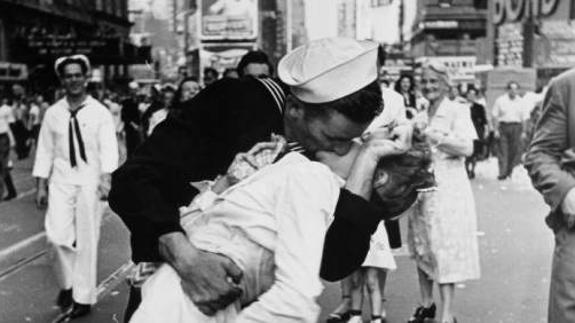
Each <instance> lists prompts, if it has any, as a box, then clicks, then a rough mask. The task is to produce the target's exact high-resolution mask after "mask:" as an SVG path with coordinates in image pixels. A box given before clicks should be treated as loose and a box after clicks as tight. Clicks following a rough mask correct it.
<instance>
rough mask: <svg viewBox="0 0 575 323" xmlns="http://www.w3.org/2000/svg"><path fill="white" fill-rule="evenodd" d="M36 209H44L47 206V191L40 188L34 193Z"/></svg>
mask: <svg viewBox="0 0 575 323" xmlns="http://www.w3.org/2000/svg"><path fill="white" fill-rule="evenodd" d="M35 201H36V207H37V208H39V209H44V208H46V206H47V205H48V189H46V188H45V187H40V188H38V190H37V191H36V200H35Z"/></svg>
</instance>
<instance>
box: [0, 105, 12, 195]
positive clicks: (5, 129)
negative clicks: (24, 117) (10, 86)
mask: <svg viewBox="0 0 575 323" xmlns="http://www.w3.org/2000/svg"><path fill="white" fill-rule="evenodd" d="M13 122H14V114H13V113H12V107H10V105H8V100H7V99H3V100H2V105H1V106H0V201H2V198H3V197H4V186H5V183H4V178H6V175H7V172H8V171H9V170H8V160H9V158H10V148H12V147H14V144H15V141H14V136H13V135H12V130H10V124H11V123H13Z"/></svg>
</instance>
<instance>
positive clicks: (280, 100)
mask: <svg viewBox="0 0 575 323" xmlns="http://www.w3.org/2000/svg"><path fill="white" fill-rule="evenodd" d="M257 80H258V81H260V83H262V84H263V85H264V87H265V88H266V89H267V90H268V92H269V93H270V94H271V95H272V97H273V99H274V101H275V102H276V106H277V108H278V110H279V111H280V113H282V114H283V108H284V104H285V94H284V93H283V90H282V89H281V88H280V86H279V85H278V84H277V83H276V82H274V81H272V80H271V79H260V78H258V79H257Z"/></svg>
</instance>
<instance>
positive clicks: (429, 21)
mask: <svg viewBox="0 0 575 323" xmlns="http://www.w3.org/2000/svg"><path fill="white" fill-rule="evenodd" d="M487 9H488V2H487V0H483V1H481V0H423V1H417V14H416V17H415V20H414V23H413V26H412V30H411V31H412V32H411V38H410V40H409V43H410V48H411V55H412V56H413V57H414V58H415V59H416V61H417V62H425V61H430V60H434V61H437V62H438V63H440V64H444V65H446V67H447V68H448V69H450V71H451V74H452V75H451V76H452V79H453V80H454V81H456V82H462V83H470V82H473V80H474V77H475V76H474V67H475V65H476V64H485V63H488V62H489V58H490V53H489V46H488V45H489V41H488V39H487V27H488V22H487V18H488V10H487Z"/></svg>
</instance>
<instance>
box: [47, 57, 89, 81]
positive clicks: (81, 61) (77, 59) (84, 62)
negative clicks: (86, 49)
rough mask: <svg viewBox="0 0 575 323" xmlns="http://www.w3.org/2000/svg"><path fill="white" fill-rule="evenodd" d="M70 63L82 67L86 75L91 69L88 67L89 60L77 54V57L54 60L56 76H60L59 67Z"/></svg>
mask: <svg viewBox="0 0 575 323" xmlns="http://www.w3.org/2000/svg"><path fill="white" fill-rule="evenodd" d="M70 61H72V62H74V63H79V64H82V65H84V67H85V68H86V74H90V70H91V68H92V67H91V66H90V60H89V59H88V57H86V55H82V54H78V55H70V56H62V57H60V58H58V59H56V62H54V71H56V75H58V76H61V75H60V66H61V65H62V64H64V63H69V62H70Z"/></svg>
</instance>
